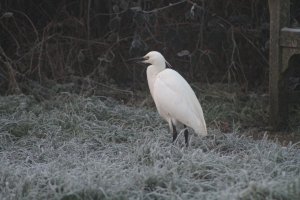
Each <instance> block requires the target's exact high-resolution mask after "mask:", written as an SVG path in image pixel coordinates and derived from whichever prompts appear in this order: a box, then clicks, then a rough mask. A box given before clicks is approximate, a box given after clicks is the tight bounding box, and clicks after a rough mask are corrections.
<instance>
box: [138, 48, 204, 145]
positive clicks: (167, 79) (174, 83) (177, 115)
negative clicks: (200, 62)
mask: <svg viewBox="0 0 300 200" xmlns="http://www.w3.org/2000/svg"><path fill="white" fill-rule="evenodd" d="M144 58H145V59H147V60H145V61H144V62H145V63H150V64H151V65H150V66H148V68H147V80H148V85H149V89H150V93H151V95H152V97H153V100H154V102H155V105H156V108H157V110H158V112H159V114H160V115H161V116H162V118H164V119H165V120H166V121H167V122H168V124H169V127H170V130H171V131H172V132H173V140H175V139H176V137H177V132H176V126H177V127H178V125H180V124H183V125H185V126H188V127H191V128H192V129H193V130H194V131H195V133H197V134H198V135H200V136H205V135H207V129H206V123H205V120H204V116H203V111H202V108H201V105H200V103H199V101H198V99H197V97H196V95H195V93H194V91H193V90H192V88H191V87H190V85H189V84H188V83H187V81H186V80H185V79H184V78H183V77H182V76H181V75H180V74H179V73H178V72H176V71H175V70H173V69H169V68H166V61H165V59H164V57H163V56H162V55H161V54H160V53H159V52H156V51H152V52H149V53H148V54H147V55H146V56H144ZM174 129H175V130H174ZM185 138H186V144H187V145H188V141H187V140H188V133H187V130H186V131H185Z"/></svg>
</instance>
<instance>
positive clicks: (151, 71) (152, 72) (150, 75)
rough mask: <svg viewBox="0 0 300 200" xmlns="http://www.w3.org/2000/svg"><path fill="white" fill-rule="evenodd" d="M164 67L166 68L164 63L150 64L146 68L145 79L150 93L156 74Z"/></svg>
mask: <svg viewBox="0 0 300 200" xmlns="http://www.w3.org/2000/svg"><path fill="white" fill-rule="evenodd" d="M164 69H166V65H161V66H156V65H150V66H148V68H147V80H148V85H149V89H150V92H151V95H152V94H153V85H154V82H155V79H156V76H157V75H158V74H159V73H160V72H162V71H163V70H164Z"/></svg>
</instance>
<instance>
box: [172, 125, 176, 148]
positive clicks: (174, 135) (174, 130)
mask: <svg viewBox="0 0 300 200" xmlns="http://www.w3.org/2000/svg"><path fill="white" fill-rule="evenodd" d="M172 127H173V143H174V142H175V140H176V138H177V131H176V127H175V125H174V124H173V123H172Z"/></svg>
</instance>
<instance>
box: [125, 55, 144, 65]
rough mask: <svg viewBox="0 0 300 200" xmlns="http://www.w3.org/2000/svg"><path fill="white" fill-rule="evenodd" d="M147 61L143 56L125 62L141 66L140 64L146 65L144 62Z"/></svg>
mask: <svg viewBox="0 0 300 200" xmlns="http://www.w3.org/2000/svg"><path fill="white" fill-rule="evenodd" d="M147 60H148V57H145V56H143V57H136V58H130V59H128V60H127V61H128V62H136V63H139V64H141V63H146V62H145V61H147Z"/></svg>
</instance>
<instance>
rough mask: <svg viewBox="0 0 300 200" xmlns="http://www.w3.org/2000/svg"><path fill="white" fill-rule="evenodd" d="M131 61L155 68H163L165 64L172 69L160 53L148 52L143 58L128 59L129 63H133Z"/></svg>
mask: <svg viewBox="0 0 300 200" xmlns="http://www.w3.org/2000/svg"><path fill="white" fill-rule="evenodd" d="M133 60H135V61H137V62H138V63H146V64H150V65H154V66H157V67H163V68H165V67H166V64H167V65H168V67H172V66H171V65H170V63H168V62H167V61H166V59H165V58H164V56H163V55H161V53H159V52H158V51H150V52H149V53H147V54H146V55H145V56H143V57H141V58H132V59H129V61H133Z"/></svg>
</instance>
